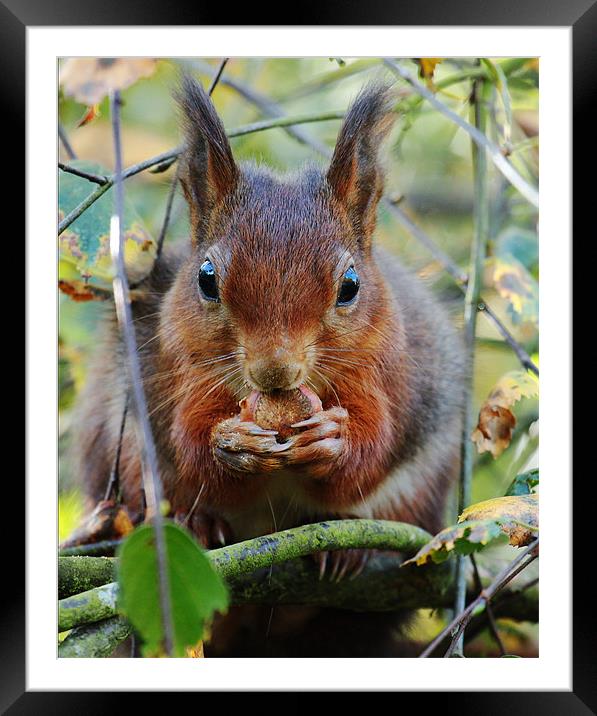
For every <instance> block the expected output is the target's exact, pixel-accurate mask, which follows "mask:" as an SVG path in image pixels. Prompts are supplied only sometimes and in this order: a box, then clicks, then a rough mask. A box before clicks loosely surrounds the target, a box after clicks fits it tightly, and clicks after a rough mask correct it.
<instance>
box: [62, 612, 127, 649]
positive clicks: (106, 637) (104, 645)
mask: <svg viewBox="0 0 597 716" xmlns="http://www.w3.org/2000/svg"><path fill="white" fill-rule="evenodd" d="M130 633H131V625H130V624H129V622H128V621H127V620H126V619H125V618H124V617H120V616H116V617H111V618H110V619H104V620H103V621H100V622H97V623H96V624H90V625H87V626H81V627H76V628H75V629H73V630H72V631H71V633H70V634H69V635H68V636H67V637H66V638H65V639H64V641H63V642H62V643H61V644H60V645H59V647H58V656H59V657H60V658H61V659H65V658H88V659H89V658H99V657H106V656H110V654H112V652H113V651H114V649H116V647H117V646H118V645H119V644H120V643H121V642H123V641H124V640H125V639H126V638H127V637H128V636H129V635H130Z"/></svg>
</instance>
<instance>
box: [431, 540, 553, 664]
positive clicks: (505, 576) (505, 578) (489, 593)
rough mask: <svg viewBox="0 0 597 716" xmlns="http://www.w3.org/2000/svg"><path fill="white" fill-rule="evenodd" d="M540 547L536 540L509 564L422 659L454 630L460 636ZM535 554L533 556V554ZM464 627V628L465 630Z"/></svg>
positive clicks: (441, 634) (450, 624) (439, 635)
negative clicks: (481, 608) (478, 608)
mask: <svg viewBox="0 0 597 716" xmlns="http://www.w3.org/2000/svg"><path fill="white" fill-rule="evenodd" d="M538 547H539V540H538V539H536V540H534V541H533V542H532V543H531V544H530V545H528V547H526V548H525V549H524V550H523V551H522V552H521V553H520V554H519V555H517V556H516V559H514V560H513V561H512V562H510V564H508V565H507V566H506V567H504V569H503V570H502V571H501V572H500V573H499V574H498V575H497V576H496V577H495V579H494V580H493V582H492V583H491V584H490V585H489V587H487V588H486V589H484V590H483V591H482V592H481V593H480V594H479V596H478V597H477V598H476V599H474V600H473V601H472V602H471V603H470V604H469V605H468V607H466V609H464V610H463V611H462V612H461V613H460V614H457V615H456V616H455V617H454V619H452V621H451V622H450V623H449V624H448V626H447V627H446V628H445V629H443V630H442V631H441V632H440V633H439V634H438V635H437V636H436V637H435V639H434V640H433V641H432V642H431V644H429V646H427V647H426V649H425V650H424V651H423V652H422V653H421V654H420V656H419V658H420V659H425V658H427V657H428V656H430V655H431V654H432V653H433V652H434V651H435V649H436V647H437V646H438V645H439V644H441V642H442V641H443V640H444V639H445V638H446V636H448V634H451V633H452V632H453V631H454V629H456V628H457V629H458V631H457V633H456V634H455V638H456V637H458V636H460V629H461V626H462V625H463V624H464V627H466V625H467V624H468V622H469V621H470V619H471V617H472V615H473V612H474V611H475V610H476V609H477V607H478V606H481V605H483V604H486V603H487V602H488V601H490V600H491V599H492V598H493V597H494V596H495V595H496V594H497V593H498V592H499V591H500V590H501V589H503V588H504V587H505V586H506V584H508V582H510V581H512V580H513V579H514V577H516V575H517V574H519V573H520V572H522V570H523V569H526V567H528V565H529V564H531V562H533V561H534V560H535V559H536V558H537V555H538ZM533 552H534V554H531V553H533ZM529 554H530V555H531V556H530V557H529V559H528V560H526V562H525V561H524V560H525V559H526V557H527V556H528V555H529ZM464 627H463V628H464Z"/></svg>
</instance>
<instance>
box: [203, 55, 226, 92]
mask: <svg viewBox="0 0 597 716" xmlns="http://www.w3.org/2000/svg"><path fill="white" fill-rule="evenodd" d="M229 59H230V58H229V57H224V59H223V60H222V61H221V62H220V65H219V67H218V69H217V71H216V74H215V75H214V78H213V79H212V81H211V85H210V86H209V89H208V90H207V94H208V95H209V96H210V97H211V96H212V94H213V91H214V90H215V88H216V87H217V86H218V82H219V81H220V78H221V77H222V72H224V68H225V67H226V65H227V64H228V60H229Z"/></svg>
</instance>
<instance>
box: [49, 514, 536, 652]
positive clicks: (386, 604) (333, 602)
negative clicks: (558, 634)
mask: <svg viewBox="0 0 597 716" xmlns="http://www.w3.org/2000/svg"><path fill="white" fill-rule="evenodd" d="M428 539H429V535H428V534H427V533H426V532H425V531H424V530H421V529H419V528H417V527H414V526H412V525H407V524H402V523H396V522H386V521H383V520H338V521H331V522H323V523H317V524H314V525H305V526H303V527H297V528H294V529H291V530H286V531H284V532H279V533H275V534H272V535H267V536H264V537H258V538H256V539H252V540H247V541H245V542H240V543H238V544H234V545H230V546H229V547H223V548H221V549H217V550H213V551H211V552H209V553H208V554H209V557H210V559H211V560H212V562H213V565H214V567H215V568H216V570H217V571H218V572H219V573H220V574H221V575H222V576H223V577H224V578H225V579H226V582H227V585H228V588H229V590H230V596H231V603H232V604H233V605H241V604H270V605H276V604H302V605H311V606H326V607H336V608H342V609H350V610H354V611H391V610H395V609H402V608H407V609H416V608H439V607H446V606H449V605H450V604H451V600H452V599H453V584H452V580H451V570H450V568H449V565H448V563H444V564H440V565H433V564H430V565H428V566H425V567H415V566H413V565H411V566H408V567H404V568H403V567H402V566H401V565H402V562H403V556H402V555H410V554H413V553H415V552H416V551H417V550H418V549H419V548H420V547H421V546H422V545H423V544H425V543H426V542H427V541H428ZM346 548H371V549H378V550H388V551H389V550H391V551H397V552H400V553H401V554H400V555H399V554H388V553H387V552H386V553H383V552H380V553H379V554H378V555H376V556H375V557H374V558H373V559H371V560H370V562H369V563H368V565H367V566H366V568H365V569H364V571H363V572H362V574H360V575H359V576H358V577H357V578H355V579H344V580H342V581H340V582H332V581H330V580H329V579H323V580H320V579H319V573H318V569H317V566H316V564H315V562H314V561H313V560H310V559H296V558H297V557H302V556H307V555H309V554H311V553H313V552H318V551H322V550H334V549H346ZM115 573H116V559H115V558H100V557H63V558H60V560H59V572H58V574H59V590H60V591H61V593H62V594H65V593H68V590H69V589H72V588H74V587H75V586H76V585H82V586H87V585H93V584H94V581H95V580H100V579H104V578H107V579H114V576H115ZM102 575H103V576H102ZM117 591H118V590H117V584H116V582H110V583H109V584H104V585H102V586H98V585H97V584H96V586H95V587H93V588H90V589H88V590H87V591H85V592H83V593H81V594H77V595H76V596H72V597H69V598H67V599H62V600H61V601H60V602H59V629H61V630H64V629H70V628H72V627H73V626H75V625H81V624H84V623H90V622H95V621H99V620H103V621H102V623H105V624H106V625H107V626H106V629H107V630H108V631H111V630H112V626H111V622H109V620H106V617H114V616H116V615H117ZM528 601H529V600H526V601H525V600H523V602H524V603H521V602H520V600H518V601H513V602H512V604H511V605H510V604H509V605H508V608H507V609H505V610H504V613H506V612H507V615H508V616H511V617H513V618H521V619H529V618H531V619H532V618H533V615H536V604H533V603H530V602H529V603H527V602H528ZM532 601H533V600H532V599H531V602H532ZM500 615H501V614H500ZM79 633H82V634H83V637H84V638H85V639H87V636H86V635H87V633H88V632H87V631H83V632H80V631H77V634H79ZM93 633H95V632H93ZM100 633H101V630H100ZM71 637H72V634H70V635H69V636H68V637H67V638H68V639H71ZM83 637H81V638H83ZM89 638H90V639H91V637H89ZM106 638H107V637H106ZM78 639H79V636H77V640H78ZM65 641H66V640H65ZM85 643H87V642H85ZM89 643H90V645H91V646H90V648H91V647H93V649H95V646H94V643H95V642H94V641H93V640H91V641H90V642H89ZM101 643H102V644H103V642H101ZM69 648H70V647H69ZM88 655H89V656H93V655H94V654H92V653H89V654H88Z"/></svg>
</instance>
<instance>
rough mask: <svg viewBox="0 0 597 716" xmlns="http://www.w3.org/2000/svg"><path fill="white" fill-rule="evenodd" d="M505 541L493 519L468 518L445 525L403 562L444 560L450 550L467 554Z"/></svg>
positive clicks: (437, 561)
mask: <svg viewBox="0 0 597 716" xmlns="http://www.w3.org/2000/svg"><path fill="white" fill-rule="evenodd" d="M498 542H506V536H505V535H504V533H503V532H502V529H501V527H500V525H499V524H498V522H496V521H495V520H474V521H473V520H470V521H467V522H461V523H460V524H458V525H452V526H450V527H446V528H445V529H443V530H442V531H441V532H438V534H436V535H435V537H434V538H433V539H432V540H431V541H430V542H428V543H427V544H426V545H425V546H424V547H422V548H421V549H420V550H419V551H418V552H417V554H416V555H415V556H414V557H413V558H412V559H409V560H407V561H406V562H404V564H409V563H415V564H418V565H422V564H425V563H426V562H428V561H429V560H431V561H432V562H435V563H440V562H444V561H445V560H446V559H448V557H449V556H450V554H451V553H452V552H456V553H457V554H463V555H469V554H472V553H473V552H479V551H480V550H482V549H483V548H484V547H486V546H487V545H489V544H496V543H498Z"/></svg>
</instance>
